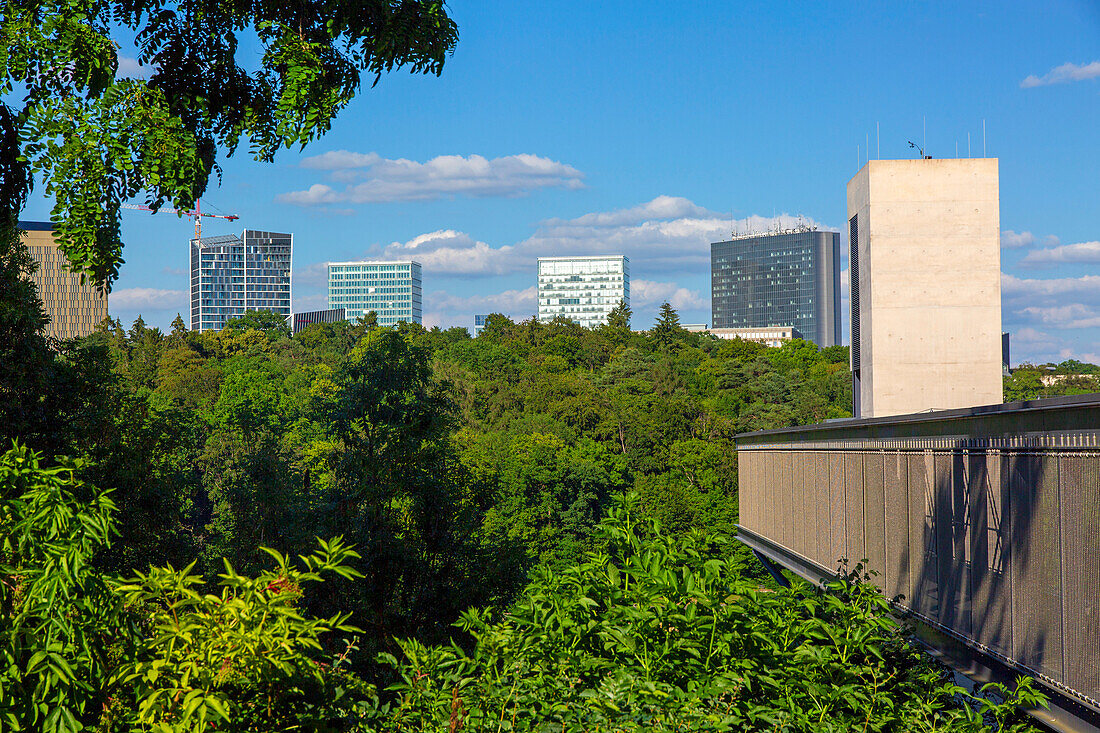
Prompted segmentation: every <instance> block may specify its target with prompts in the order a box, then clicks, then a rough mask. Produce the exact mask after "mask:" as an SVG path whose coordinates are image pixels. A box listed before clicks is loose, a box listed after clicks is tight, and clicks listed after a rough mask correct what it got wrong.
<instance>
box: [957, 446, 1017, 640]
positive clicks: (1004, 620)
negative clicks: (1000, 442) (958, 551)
mask: <svg viewBox="0 0 1100 733" xmlns="http://www.w3.org/2000/svg"><path fill="white" fill-rule="evenodd" d="M967 460H968V461H969V463H970V467H969V471H968V472H967V481H968V483H969V486H970V489H969V493H970V541H971V548H972V549H971V562H970V589H971V598H972V609H973V610H972V619H973V622H972V628H973V635H974V638H975V639H976V640H977V641H979V642H980V643H982V644H983V645H985V646H987V647H989V648H990V649H992V650H994V651H996V652H998V653H1000V654H1003V655H1005V656H1009V655H1011V653H1012V568H1011V565H1010V563H1009V562H1008V530H1009V526H1008V518H1009V514H1010V509H1009V507H1010V503H1009V502H1010V498H1011V497H1010V493H1009V485H1008V480H1007V478H1002V471H1001V466H1002V462H1003V458H1002V456H1001V454H1000V452H997V451H994V452H991V453H971V454H970V455H969V457H968V459H967Z"/></svg>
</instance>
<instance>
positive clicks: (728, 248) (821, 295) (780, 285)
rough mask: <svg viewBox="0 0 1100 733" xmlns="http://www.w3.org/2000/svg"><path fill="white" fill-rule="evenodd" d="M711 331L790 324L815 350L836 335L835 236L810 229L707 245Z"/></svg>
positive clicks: (837, 281) (834, 342)
mask: <svg viewBox="0 0 1100 733" xmlns="http://www.w3.org/2000/svg"><path fill="white" fill-rule="evenodd" d="M710 277H711V296H710V303H711V321H712V323H713V326H714V328H765V327H768V326H793V327H794V328H796V329H798V330H799V331H800V332H801V333H802V334H803V338H805V339H807V340H809V341H813V342H814V343H815V344H817V345H818V346H821V347H825V346H835V345H837V344H839V343H840V342H841V335H840V326H841V318H840V234H839V233H838V232H819V231H816V230H812V229H805V230H795V231H788V232H777V233H770V234H756V235H747V236H741V237H736V238H734V239H732V240H730V241H727V242H714V243H713V244H711V245H710Z"/></svg>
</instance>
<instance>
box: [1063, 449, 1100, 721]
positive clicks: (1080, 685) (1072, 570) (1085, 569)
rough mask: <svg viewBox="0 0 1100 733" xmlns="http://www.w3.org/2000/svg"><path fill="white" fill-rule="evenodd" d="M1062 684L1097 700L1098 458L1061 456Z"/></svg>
mask: <svg viewBox="0 0 1100 733" xmlns="http://www.w3.org/2000/svg"><path fill="white" fill-rule="evenodd" d="M1059 478H1060V480H1061V498H1062V562H1063V570H1064V575H1065V596H1064V599H1065V600H1064V604H1063V608H1064V614H1065V684H1066V685H1068V686H1069V687H1072V688H1073V689H1075V690H1079V691H1080V692H1082V693H1084V694H1085V695H1088V696H1089V697H1092V698H1093V699H1097V700H1100V456H1096V455H1092V456H1087V457H1086V456H1062V458H1061V466H1060V470H1059Z"/></svg>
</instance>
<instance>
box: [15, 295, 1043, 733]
mask: <svg viewBox="0 0 1100 733" xmlns="http://www.w3.org/2000/svg"><path fill="white" fill-rule="evenodd" d="M674 316H675V314H674V312H672V311H671V309H669V308H666V309H665V312H664V313H663V314H662V317H661V318H660V319H659V321H658V325H657V326H656V327H655V328H654V329H652V330H651V331H649V332H646V333H637V332H634V331H632V330H630V327H629V318H630V313H629V311H628V310H627V309H625V308H620V309H618V310H617V311H616V313H615V314H614V317H613V318H611V319H609V324H608V325H605V326H602V327H599V328H595V329H585V328H581V327H579V326H578V325H576V324H575V323H572V322H570V321H566V320H558V321H554V322H552V323H539V322H538V321H535V320H529V321H525V322H522V323H516V322H513V321H511V320H509V319H507V318H505V317H503V316H500V315H499V314H498V315H493V316H492V317H490V319H489V324H488V326H487V328H486V330H485V331H484V333H483V334H482V335H481V336H480V337H478V338H477V339H472V338H470V336H469V334H468V332H467V331H466V330H465V329H459V328H452V329H447V330H440V329H431V330H426V329H424V328H421V327H419V326H415V325H407V324H405V325H401V326H398V327H396V328H381V327H377V326H376V325H374V324H373V323H372V322H371V321H370V319H363V320H362V321H360V322H358V323H348V322H342V323H334V324H315V325H313V326H310V327H308V328H307V329H305V330H303V331H301V332H300V333H299V334H297V335H294V336H291V335H290V334H289V333H288V331H287V329H286V327H285V323H282V322H280V321H278V320H277V319H270V318H267V317H265V316H263V315H260V314H249V315H247V316H246V317H244V318H241V319H239V320H237V321H235V322H231V323H230V324H229V325H228V326H227V327H226V328H225V329H223V330H222V331H220V332H207V333H202V334H198V333H193V332H190V331H187V330H186V329H185V327H184V324H183V322H182V320H181V319H178V318H177V320H176V322H175V323H174V324H173V328H172V330H171V331H170V332H169V333H167V334H165V333H162V332H161V331H160V330H158V329H155V328H148V327H147V326H146V325H145V324H144V323H143V322H142V321H141V319H140V318H139V319H138V320H137V321H136V322H135V323H133V324H132V325H131V326H130V328H128V329H126V328H124V327H123V325H122V324H120V323H118V322H117V321H107V322H105V323H104V324H103V325H102V327H101V328H100V329H99V330H98V332H96V333H95V334H93V335H91V336H89V337H87V338H85V339H81V340H78V341H73V342H69V343H65V344H58V345H55V346H56V347H57V349H58V350H57V351H54V352H52V353H53V354H54V359H55V362H54V364H55V368H54V370H53V371H51V372H50V373H49V374H47V375H46V376H44V377H42V379H43V380H44V383H43V386H42V392H41V395H42V396H41V398H39V399H38V400H37V401H35V402H34V403H33V404H30V405H25V407H28V408H29V407H33V408H34V409H25V410H23V411H22V412H21V413H19V414H20V422H18V423H15V422H13V423H3V426H2V429H3V431H4V434H3V436H2V438H3V439H4V440H5V442H8V441H10V440H11V439H17V440H19V441H20V442H21V443H22V444H24V445H25V446H27V447H20V448H18V449H16V451H14V452H11V453H9V455H8V456H6V457H5V461H6V464H5V466H6V468H3V470H2V471H0V476H2V477H3V494H2V495H0V525H3V526H5V527H8V528H9V530H10V531H11V532H12V536H14V537H19V538H22V539H18V540H17V541H16V542H15V543H14V544H10V545H8V546H6V548H5V549H3V550H2V552H3V553H4V556H3V557H2V558H0V581H3V582H0V614H6V615H7V616H8V618H9V620H17V621H18V623H14V624H9V627H8V628H9V631H8V632H6V635H5V634H4V633H0V653H2V654H6V655H7V657H8V658H9V659H10V660H16V662H17V663H16V665H15V666H14V667H11V669H20V668H21V669H25V670H26V671H25V672H23V673H20V674H19V675H16V678H15V679H4V678H3V677H0V682H2V683H3V685H4V689H5V690H9V691H12V693H11V694H12V698H11V700H10V703H11V704H10V705H9V706H8V707H7V708H5V707H3V706H2V705H0V716H2V715H8V716H9V717H8V720H16V719H19V717H18V716H19V715H20V714H21V713H20V712H19V711H20V710H21V711H23V713H22V714H24V715H29V713H27V712H26V711H28V710H32V709H38V710H39V711H40V714H39V717H38V720H39V722H42V721H45V720H47V716H48V715H49V714H50V712H49V711H50V710H51V709H55V708H56V706H57V705H58V704H60V702H65V704H66V707H65V709H66V710H67V711H68V712H67V713H66V714H67V715H68V714H71V715H72V720H74V721H77V722H78V723H80V724H85V725H92V726H98V728H96V729H99V730H128V729H130V727H134V726H137V727H140V726H146V727H149V728H154V727H155V726H157V725H160V726H162V728H160V729H163V730H200V729H203V730H205V728H203V726H205V725H207V724H208V723H210V722H212V721H213V722H216V723H217V726H219V727H217V729H219V730H221V729H225V730H275V729H278V730H282V729H289V728H291V727H293V726H295V725H299V726H300V725H303V721H313V723H311V725H315V727H316V728H317V729H326V730H395V731H397V730H400V731H414V730H416V731H419V730H432V729H438V730H444V729H448V730H457V729H458V728H456V727H454V726H457V725H462V726H466V729H469V730H481V729H485V730H490V729H491V730H497V729H498V727H499V726H500V725H501V720H502V719H503V718H502V717H501V716H502V715H504V717H505V718H509V720H510V721H511V725H512V726H514V729H517V730H541V729H542V727H541V726H543V725H545V724H547V723H548V722H552V721H557V725H559V728H557V729H560V730H637V729H646V730H662V729H667V730H683V729H699V727H700V726H702V727H709V728H713V729H718V730H720V729H728V730H743V729H769V730H770V729H772V728H773V727H774V725H775V724H776V721H785V724H786V725H787V726H788V727H789V729H791V730H809V729H811V728H815V729H816V728H817V727H820V724H819V722H818V721H820V720H823V719H828V720H831V721H833V723H834V724H835V726H836V727H835V729H836V730H846V729H850V727H851V726H852V725H855V724H856V723H857V722H858V723H865V724H867V726H868V727H867V729H868V730H907V729H910V728H908V727H907V726H908V724H909V722H911V721H913V720H922V721H926V722H927V724H928V725H929V726H930V727H934V726H938V728H937V729H940V730H960V731H962V730H967V731H969V730H975V731H976V730H983V729H985V728H983V726H985V725H989V724H995V723H996V719H997V718H998V717H1000V718H1003V719H1007V718H1009V717H1012V716H1014V715H1016V713H1015V712H1013V711H1014V710H1015V707H1014V705H1015V702H1014V701H1025V702H1026V701H1032V702H1034V701H1035V699H1036V698H1035V696H1034V693H1033V692H1032V689H1031V687H1030V686H1029V684H1028V683H1026V682H1025V683H1023V685H1022V686H1021V687H1020V688H1019V689H1018V690H1000V691H997V690H993V691H991V693H992V694H993V697H992V698H989V699H986V698H982V699H980V700H975V701H973V703H972V704H967V703H965V702H964V699H965V697H966V695H964V694H963V693H962V692H961V691H960V690H959V689H958V688H955V687H954V685H953V684H952V683H951V681H950V678H949V676H948V675H947V674H946V673H945V672H944V671H943V670H942V669H940V668H938V667H937V666H936V665H935V664H934V663H932V662H931V661H930V660H928V659H927V658H926V657H924V656H923V655H921V654H920V653H919V652H918V651H917V650H915V648H914V647H912V646H910V644H909V643H908V642H907V641H906V632H905V630H904V628H902V627H899V626H897V624H896V623H895V622H894V621H893V620H891V619H890V618H889V616H888V613H887V612H888V604H887V602H886V601H883V600H882V599H881V598H880V597H879V596H877V595H876V594H875V593H874V591H873V589H871V588H870V587H869V586H865V585H862V584H861V581H865V580H872V579H871V578H869V577H867V576H859V575H858V568H857V570H856V573H855V574H853V575H851V576H848V577H842V578H840V579H839V580H838V585H836V587H835V588H834V589H833V594H832V595H829V594H826V595H821V594H820V593H819V592H817V591H815V590H812V589H810V588H808V587H806V586H796V587H795V588H794V589H784V588H779V587H777V586H775V585H774V583H773V582H771V581H770V580H769V579H768V578H767V576H766V574H765V573H764V572H763V571H762V568H761V567H760V566H759V565H758V564H757V563H756V560H755V559H754V558H752V557H751V556H750V555H749V554H748V553H747V551H746V550H745V549H744V547H743V545H741V544H740V543H738V542H735V541H730V537H731V536H732V535H733V534H734V532H735V524H736V521H737V472H736V454H735V448H734V442H733V437H734V436H735V435H736V434H737V433H739V432H744V431H749V430H757V429H765V428H774V427H782V426H789V425H796V424H806V423H812V422H817V421H821V420H824V419H829V418H835V417H844V416H847V415H848V414H849V413H848V406H849V405H850V402H851V394H850V385H851V380H850V372H849V370H848V353H847V349H846V348H844V347H830V348H827V349H819V348H818V347H816V346H814V345H813V344H812V343H809V342H805V341H792V342H790V343H787V344H785V345H784V346H783V347H781V348H768V347H766V346H763V345H761V344H758V343H754V342H747V341H741V340H728V341H723V340H719V339H716V338H714V337H711V336H709V335H706V334H697V333H688V332H686V331H684V330H683V329H681V328H680V327H679V326H678V324H677V323H676V322H675V318H674ZM31 449H33V450H35V451H37V452H38V453H37V455H34V454H31V453H29V451H30V450H31ZM62 456H70V457H71V458H62ZM55 466H56V467H55ZM97 487H98V488H97ZM99 488H108V489H110V492H109V493H107V494H104V493H103V492H102V491H100V490H99ZM35 507H38V509H34V508H35ZM44 507H45V508H48V510H47V509H44ZM32 509H33V510H32ZM58 517H62V518H63V519H62V520H58V519H57V518H58ZM84 517H90V518H89V519H84ZM42 522H48V523H49V526H48V528H47V529H45V530H44V528H43V525H42ZM76 526H84V527H90V528H94V531H90V530H89V531H82V533H81V534H80V535H79V536H74V535H73V534H72V531H71V528H73V527H76ZM43 531H45V532H46V534H45V537H46V539H48V540H49V541H45V542H43V540H42V537H43ZM49 538H52V539H49ZM319 540H320V541H322V544H321V545H320V546H319V545H318V541H319ZM67 542H75V543H76V544H75V545H73V546H71V547H70V546H68V545H66V543H67ZM263 548H270V549H263ZM58 553H61V554H62V555H64V557H65V558H66V560H65V563H66V564H65V565H64V566H63V567H65V568H68V570H66V571H65V572H59V570H58V568H59V567H62V566H59V565H58V562H59V560H58V558H57V556H58ZM299 556H301V557H300V559H297V560H295V559H294V558H298V557H299ZM5 578H6V579H7V580H5ZM15 579H19V580H15ZM670 583H671V585H670ZM39 587H51V588H57V589H60V591H59V592H60V595H58V594H57V592H55V593H54V595H53V596H50V598H53V599H54V600H53V601H52V602H51V601H42V602H41V603H39V604H38V605H36V606H28V605H27V604H26V603H25V602H23V601H22V600H21V599H22V598H25V597H27V596H26V595H25V594H26V592H27V590H28V589H34V588H39ZM13 589H14V590H13ZM31 595H33V596H34V597H36V598H42V597H43V596H41V594H38V595H35V594H34V593H32V594H31ZM58 598H60V599H61V600H60V601H58V600H57V599H58ZM51 603H53V604H56V603H61V604H62V605H64V606H66V607H71V608H74V609H83V610H78V611H77V612H76V615H75V616H71V615H70V616H68V617H66V618H75V619H76V620H75V621H73V622H69V623H67V624H66V625H63V626H60V627H57V626H56V624H53V622H52V621H50V620H49V619H52V618H54V617H55V616H56V612H55V611H56V608H57V606H56V605H51ZM227 604H231V605H227ZM477 609H485V610H477ZM493 609H496V610H493ZM685 613H686V614H687V615H686V616H685V615H684V614H685ZM287 614H289V615H287ZM639 614H641V615H639ZM276 618H278V619H283V620H282V621H280V622H279V623H278V624H275V625H274V626H273V625H272V623H273V621H272V619H276ZM231 619H237V620H236V621H232V620H231ZM456 623H458V624H459V626H458V627H456V626H455V624H456ZM47 628H48V629H50V631H49V634H47V635H45V636H43V629H47ZM673 629H676V631H675V632H674V633H673V632H672V630H673ZM108 630H109V631H108ZM765 630H766V631H767V632H768V633H771V632H776V635H775V636H774V638H773V637H772V636H768V633H765ZM654 634H656V635H655V636H654ZM761 634H764V637H766V639H765V638H764V637H762V636H761ZM712 637H713V638H712ZM290 639H293V640H294V641H293V642H291V641H289V640H290ZM452 639H453V640H454V641H453V642H452V641H451V640H452ZM714 639H718V640H719V641H718V642H715V641H714ZM51 644H52V645H53V646H49V645H51ZM716 644H717V645H716ZM639 645H641V646H639ZM49 649H64V650H65V652H64V653H60V652H50V651H49ZM567 649H572V650H573V651H571V652H569V653H568V654H566V653H565V650H567ZM643 649H647V650H648V651H645V652H643V651H642V650H643ZM276 650H279V651H278V653H276ZM704 650H705V653H704ZM51 653H53V654H55V655H58V656H57V658H58V659H62V660H64V661H65V662H66V664H68V665H69V666H70V667H71V666H73V665H74V664H75V665H76V666H75V667H74V670H73V671H72V672H71V673H70V672H66V671H65V669H66V668H62V667H60V666H58V667H56V668H55V667H51V666H50V665H48V664H47V665H45V666H42V665H41V664H38V663H37V662H34V660H49V659H54V657H51V656H50V654H51ZM807 654H811V656H810V657H807V656H805V655H807ZM43 655H45V656H43ZM685 655H686V656H685ZM857 659H858V660H860V661H858V662H857V661H855V660H857ZM72 660H75V661H72ZM105 660H106V661H105ZM204 660H205V661H204ZM691 660H694V661H691ZM32 662H33V663H32ZM318 664H320V666H317V665H318ZM20 665H22V666H20ZM59 670H60V671H59ZM760 670H768V671H767V672H764V673H762V672H760ZM32 672H33V673H32ZM758 674H763V676H759V677H758V676H757V675H758ZM44 680H47V681H48V682H44ZM876 680H878V682H876ZM391 685H395V686H391ZM388 686H389V689H383V688H387V687H388ZM813 690H831V691H832V692H830V694H829V695H826V696H825V697H821V696H820V695H819V694H817V693H814V692H813ZM1003 699H1007V700H1008V702H1007V703H1005V704H1003V705H1002V704H1000V703H999V702H997V701H998V700H1003ZM983 700H984V702H983ZM264 701H266V702H264ZM36 705H37V706H38V707H37V708H35V706H36ZM265 705H266V707H265ZM982 705H984V706H985V707H984V708H982ZM983 710H984V713H983V712H982V711H983ZM501 711H505V712H504V713H502V712H501ZM28 719H29V718H28ZM58 720H60V719H54V720H53V722H52V723H51V725H54V724H57V721H58ZM227 721H233V722H232V723H229V722H227ZM456 721H457V722H456ZM868 721H871V722H868ZM322 722H323V724H322ZM1013 725H1016V724H1015V723H1013ZM1021 725H1022V724H1021ZM128 726H129V727H128ZM326 726H327V727H326ZM685 726H686V727H685ZM44 727H45V729H56V730H77V729H78V728H77V727H73V726H71V727H68V728H66V727H64V726H62V725H60V724H58V727H54V728H50V726H49V725H46V726H44ZM307 727H308V726H307ZM1004 729H1005V730H1007V729H1008V728H1004Z"/></svg>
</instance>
